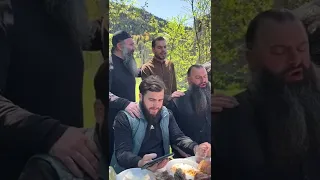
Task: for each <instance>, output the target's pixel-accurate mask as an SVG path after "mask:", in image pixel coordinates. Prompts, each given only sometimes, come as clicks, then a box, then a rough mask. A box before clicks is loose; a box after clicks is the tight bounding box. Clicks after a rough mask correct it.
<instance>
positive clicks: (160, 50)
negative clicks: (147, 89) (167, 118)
mask: <svg viewBox="0 0 320 180" xmlns="http://www.w3.org/2000/svg"><path fill="white" fill-rule="evenodd" d="M151 46H152V52H153V54H154V56H153V58H152V59H151V60H150V61H148V62H147V63H145V64H143V65H142V67H141V78H142V80H143V79H145V78H147V77H148V76H150V75H155V76H158V77H160V78H161V79H162V81H163V82H164V84H165V85H166V88H165V91H164V93H165V102H164V104H165V105H166V104H167V102H168V101H170V100H171V99H172V98H176V97H180V96H183V95H184V93H183V92H180V91H177V80H176V72H175V70H174V64H173V62H172V61H170V60H168V59H167V43H166V40H165V39H164V38H163V37H161V36H160V37H157V38H155V39H154V40H152V43H151Z"/></svg>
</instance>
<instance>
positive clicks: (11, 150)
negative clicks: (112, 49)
mask: <svg viewBox="0 0 320 180" xmlns="http://www.w3.org/2000/svg"><path fill="white" fill-rule="evenodd" d="M11 3H12V9H13V17H14V23H13V25H12V26H0V38H1V39H0V53H1V59H0V63H1V65H0V68H1V70H0V71H1V77H0V85H1V87H0V89H1V90H2V92H3V94H2V95H4V96H5V97H6V98H7V99H10V100H11V101H12V102H13V103H14V104H16V105H18V106H20V107H22V108H24V109H26V110H28V111H30V112H32V113H36V114H40V115H43V116H50V117H52V118H54V119H57V120H59V121H60V122H61V123H62V124H66V125H72V126H76V127H82V126H83V111H82V85H83V71H84V67H83V66H84V62H83V57H82V49H81V46H82V45H81V44H78V43H77V41H76V40H75V39H72V38H71V37H72V36H70V34H69V30H68V29H67V28H66V27H64V26H63V25H62V24H60V22H57V21H55V20H53V19H52V18H51V17H50V16H49V15H48V14H47V13H46V12H45V4H44V3H45V1H40V0H28V1H20V0H12V1H11ZM91 25H92V27H93V30H92V32H93V33H94V35H93V36H92V37H93V39H92V44H91V45H92V46H91V47H90V48H89V49H85V50H101V49H102V47H101V46H102V42H101V36H100V35H101V32H100V30H101V28H100V27H101V19H99V20H97V21H94V22H92V24H91ZM105 34H106V33H105ZM12 102H7V101H2V100H1V101H0V104H1V105H0V106H1V108H0V120H1V124H0V127H1V137H0V147H1V148H0V149H1V154H0V155H1V157H0V158H1V159H0V165H1V167H2V168H0V172H1V173H0V174H1V175H0V176H1V178H0V179H8V180H9V179H10V180H11V179H12V180H14V179H16V178H17V177H18V176H19V174H20V172H21V170H22V168H23V166H24V164H25V163H26V161H27V159H28V158H29V157H30V156H32V155H33V154H36V153H46V152H47V151H48V150H49V149H50V147H51V146H52V145H53V144H54V142H56V141H57V140H58V138H59V137H60V136H61V135H62V133H63V132H62V131H60V133H57V132H56V127H57V126H60V125H56V123H60V122H59V121H55V120H53V119H51V118H47V119H49V120H46V119H45V118H42V117H41V118H38V120H37V121H35V120H32V119H31V120H30V118H29V116H28V115H25V116H18V117H17V116H9V115H8V112H11V109H10V107H11V106H12V104H10V103H12ZM16 111H17V112H16V113H17V114H18V115H19V112H20V111H24V110H22V109H20V110H19V109H17V110H16ZM13 118H14V119H13ZM40 120H44V122H43V123H40ZM13 121H14V122H13ZM20 121H21V122H20ZM51 121H52V122H51ZM22 122H23V123H22ZM53 122H54V123H53ZM2 128H3V129H2ZM64 130H65V129H64ZM33 132H37V135H34V133H33ZM12 133H14V135H12ZM57 134H58V135H57ZM9 135H10V136H9ZM44 135H45V136H44ZM13 137H16V138H18V137H19V138H21V139H22V140H23V141H24V143H23V144H21V142H22V140H19V139H18V140H14V139H12V138H13ZM43 139H45V140H43ZM26 144H27V145H28V146H26ZM4 146H7V147H6V148H3V147H4Z"/></svg>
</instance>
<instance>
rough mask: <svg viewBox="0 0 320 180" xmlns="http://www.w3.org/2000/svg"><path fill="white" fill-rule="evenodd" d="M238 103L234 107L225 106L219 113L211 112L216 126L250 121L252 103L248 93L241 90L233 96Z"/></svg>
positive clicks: (252, 111)
mask: <svg viewBox="0 0 320 180" xmlns="http://www.w3.org/2000/svg"><path fill="white" fill-rule="evenodd" d="M234 97H235V98H236V99H237V101H238V102H239V105H238V106H237V107H234V108H225V109H223V111H222V112H220V113H214V114H212V117H213V119H214V123H217V124H216V126H220V125H221V126H227V127H230V126H233V125H235V126H237V125H241V126H242V125H245V124H247V123H250V122H251V120H252V118H253V115H254V105H253V103H252V102H251V100H250V93H249V92H248V91H243V92H241V93H239V94H237V95H235V96H234Z"/></svg>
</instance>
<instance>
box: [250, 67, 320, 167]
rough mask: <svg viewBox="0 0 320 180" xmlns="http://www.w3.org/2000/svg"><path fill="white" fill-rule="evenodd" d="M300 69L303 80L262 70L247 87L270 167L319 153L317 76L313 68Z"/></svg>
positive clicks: (319, 117) (319, 101)
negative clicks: (287, 80)
mask: <svg viewBox="0 0 320 180" xmlns="http://www.w3.org/2000/svg"><path fill="white" fill-rule="evenodd" d="M302 68H303V74H304V78H303V80H301V81H299V82H295V83H285V81H284V78H283V76H281V75H273V74H272V73H270V72H269V71H268V70H266V69H263V70H261V71H260V72H258V73H256V74H255V79H254V81H253V83H252V84H251V87H249V90H250V93H251V95H252V99H253V101H255V107H257V110H258V112H259V113H258V114H260V115H259V117H260V118H261V120H260V122H259V125H260V126H261V130H262V131H263V134H265V136H264V137H265V139H264V140H265V142H266V155H267V156H266V159H267V161H269V163H270V164H271V165H272V166H274V167H279V168H283V167H285V166H287V165H290V164H295V163H299V162H300V161H301V160H302V159H303V158H304V157H305V156H306V154H307V153H308V152H311V151H312V152H315V153H317V154H319V153H320V111H319V108H320V91H319V88H318V76H317V75H316V71H315V68H314V66H313V65H312V66H311V67H310V68H304V67H302ZM282 74H284V73H282Z"/></svg>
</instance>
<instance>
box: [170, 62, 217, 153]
mask: <svg viewBox="0 0 320 180" xmlns="http://www.w3.org/2000/svg"><path fill="white" fill-rule="evenodd" d="M187 79H188V83H189V89H188V90H187V91H186V92H185V95H184V96H181V97H179V98H174V99H173V100H171V101H170V102H169V103H168V105H167V106H166V107H167V108H168V109H170V110H171V111H172V113H173V116H174V117H175V119H176V121H177V124H178V126H179V127H180V129H181V130H182V132H183V133H184V134H185V135H186V136H188V137H190V138H191V139H192V140H194V141H195V142H197V143H199V144H200V143H203V142H209V143H211V87H210V83H209V81H208V74H207V71H206V69H205V68H204V67H203V66H202V65H192V66H191V67H189V69H188V71H187ZM173 152H175V157H176V158H180V157H186V156H189V155H190V154H192V152H190V151H188V150H184V149H181V148H178V147H176V146H173Z"/></svg>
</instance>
